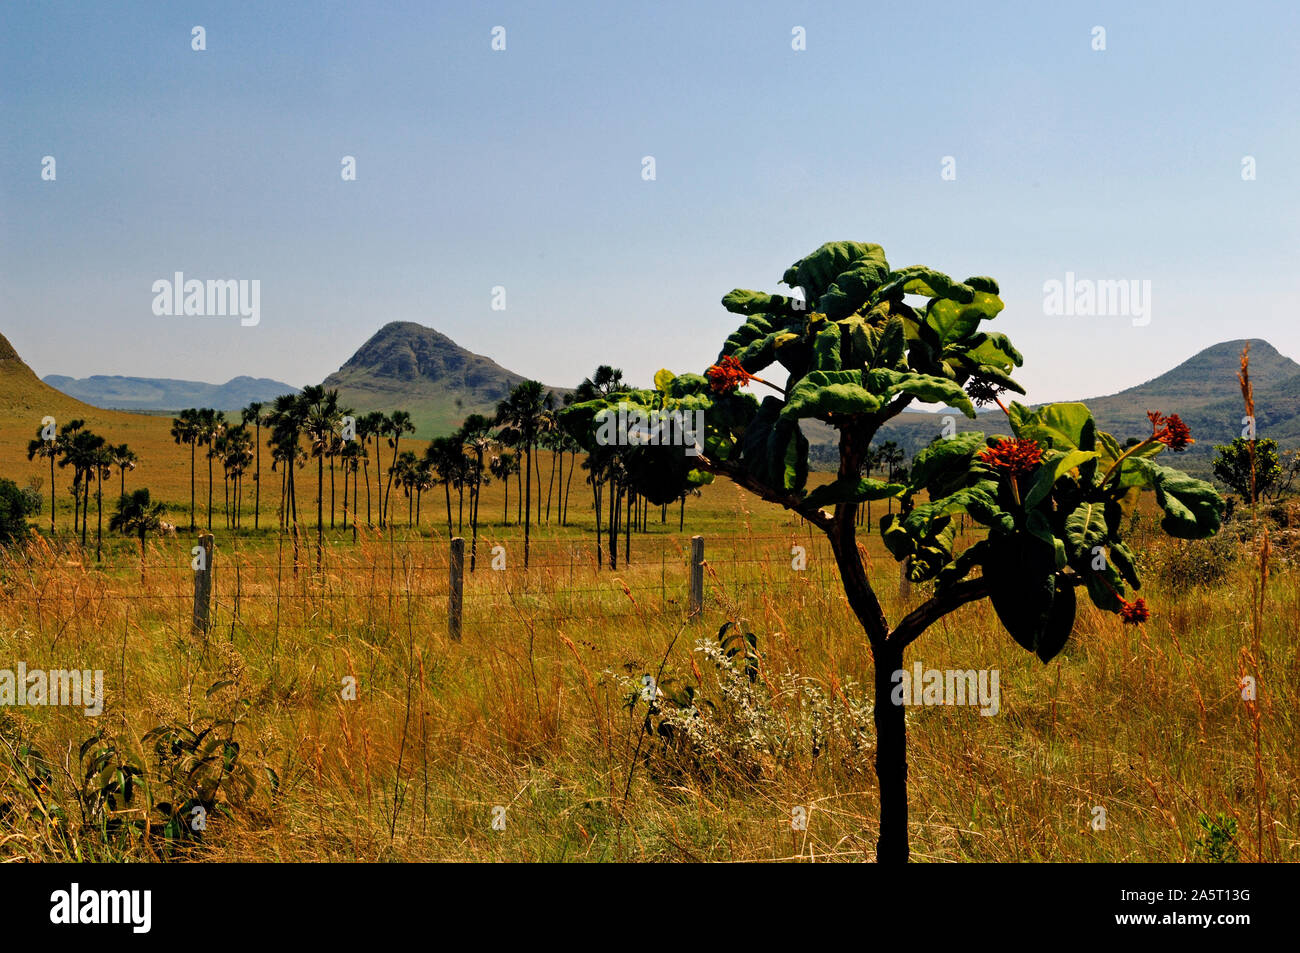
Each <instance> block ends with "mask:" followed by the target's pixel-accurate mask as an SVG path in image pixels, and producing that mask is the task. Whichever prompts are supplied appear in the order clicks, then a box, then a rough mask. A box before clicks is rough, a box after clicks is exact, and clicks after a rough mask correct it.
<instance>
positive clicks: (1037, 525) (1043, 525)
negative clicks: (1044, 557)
mask: <svg viewBox="0 0 1300 953" xmlns="http://www.w3.org/2000/svg"><path fill="white" fill-rule="evenodd" d="M1025 531H1026V532H1027V533H1029V535H1031V536H1034V537H1036V538H1038V539H1040V540H1042V541H1043V542H1044V543H1046V544H1047V545H1048V546H1051V547H1052V553H1053V556H1054V561H1055V563H1056V568H1057V569H1064V568H1065V565H1066V563H1067V562H1068V561H1069V560H1068V558H1067V556H1066V552H1065V543H1064V542H1062V540H1061V539H1060V537H1058V536H1057V535H1056V534H1055V533H1053V532H1052V525H1051V523H1050V522H1048V519H1047V516H1046V514H1044V513H1043V511H1042V510H1030V511H1029V515H1028V516H1026V517H1025Z"/></svg>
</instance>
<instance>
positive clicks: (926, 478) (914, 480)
mask: <svg viewBox="0 0 1300 953" xmlns="http://www.w3.org/2000/svg"><path fill="white" fill-rule="evenodd" d="M984 440H985V438H984V434H982V433H977V432H975V431H970V432H966V433H957V434H953V435H952V436H951V437H940V438H939V439H937V440H935V441H934V442H933V443H931V444H930V445H929V446H928V447H926V448H925V449H924V450H921V451H920V452H918V453H917V454H916V456H915V457H913V458H912V472H911V481H910V482H911V484H912V486H914V487H918V488H923V489H924V490H925V491H926V492H927V493H928V494H929V495H930V498H931V499H934V498H935V497H939V496H947V495H948V494H950V493H953V492H955V491H956V490H958V489H959V488H960V487H961V486H962V485H963V484H964V483H965V482H966V480H967V478H968V477H969V475H970V461H971V458H972V457H973V456H975V454H976V453H977V452H978V451H979V450H981V449H983V447H984Z"/></svg>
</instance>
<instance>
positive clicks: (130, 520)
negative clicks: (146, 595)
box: [108, 490, 163, 582]
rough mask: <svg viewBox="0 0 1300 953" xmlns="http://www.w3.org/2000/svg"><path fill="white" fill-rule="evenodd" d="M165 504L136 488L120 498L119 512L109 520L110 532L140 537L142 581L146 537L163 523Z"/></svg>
mask: <svg viewBox="0 0 1300 953" xmlns="http://www.w3.org/2000/svg"><path fill="white" fill-rule="evenodd" d="M162 513H163V505H162V504H161V503H152V502H150V500H149V491H148V490H136V491H135V492H134V493H132V494H131V495H130V496H127V495H126V494H125V493H123V494H122V496H121V497H119V498H118V501H117V512H115V513H114V514H113V515H112V516H111V517H110V518H109V521H108V531H109V532H110V533H122V534H124V535H128V536H129V535H131V534H132V533H134V534H135V535H136V536H138V537H139V538H140V581H141V582H144V538H145V536H147V535H148V534H149V533H151V532H154V531H156V530H157V529H158V527H159V526H160V525H161V523H162Z"/></svg>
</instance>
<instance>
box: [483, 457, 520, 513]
mask: <svg viewBox="0 0 1300 953" xmlns="http://www.w3.org/2000/svg"><path fill="white" fill-rule="evenodd" d="M518 471H519V460H518V459H517V458H516V457H515V455H514V454H513V453H511V452H510V451H508V450H502V451H500V452H498V453H494V454H493V455H492V459H491V460H489V461H488V472H489V473H491V474H492V475H493V476H494V477H496V478H497V479H498V480H500V481H501V485H502V487H503V488H504V489H505V502H504V503H502V504H501V506H502V510H501V522H502V523H503V524H505V525H506V526H509V525H510V476H511V474H514V473H517V472H518Z"/></svg>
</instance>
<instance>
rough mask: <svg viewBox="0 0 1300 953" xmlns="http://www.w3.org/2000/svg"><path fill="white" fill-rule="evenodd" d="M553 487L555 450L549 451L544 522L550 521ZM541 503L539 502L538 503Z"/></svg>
mask: <svg viewBox="0 0 1300 953" xmlns="http://www.w3.org/2000/svg"><path fill="white" fill-rule="evenodd" d="M554 489H555V451H554V450H552V451H551V476H550V478H549V479H548V480H547V481H546V522H547V525H550V522H551V492H552V491H553V490H554ZM538 505H539V506H540V505H541V504H540V503H539V504H538Z"/></svg>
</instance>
